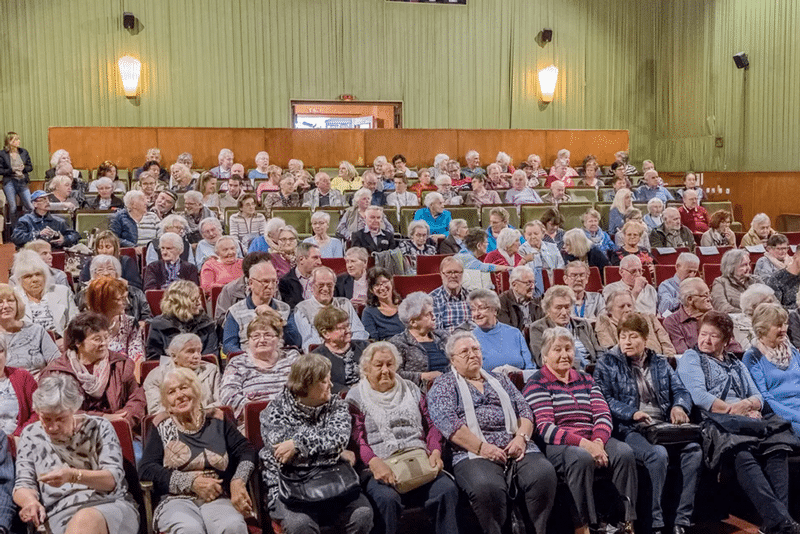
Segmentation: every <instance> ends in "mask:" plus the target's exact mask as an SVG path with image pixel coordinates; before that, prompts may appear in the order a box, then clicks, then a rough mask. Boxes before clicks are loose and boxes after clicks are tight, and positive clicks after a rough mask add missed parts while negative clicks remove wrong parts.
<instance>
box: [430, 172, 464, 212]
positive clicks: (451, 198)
mask: <svg viewBox="0 0 800 534" xmlns="http://www.w3.org/2000/svg"><path fill="white" fill-rule="evenodd" d="M435 184H436V192H437V193H439V194H440V195H441V196H442V199H443V201H444V204H445V205H447V206H460V205H461V204H463V202H464V199H463V198H461V195H459V194H458V191H456V190H455V189H454V188H453V179H452V178H451V177H450V176H447V175H446V174H445V175H442V176H439V177H438V178H437V179H436V181H435ZM428 194H429V195H432V194H433V193H428Z"/></svg>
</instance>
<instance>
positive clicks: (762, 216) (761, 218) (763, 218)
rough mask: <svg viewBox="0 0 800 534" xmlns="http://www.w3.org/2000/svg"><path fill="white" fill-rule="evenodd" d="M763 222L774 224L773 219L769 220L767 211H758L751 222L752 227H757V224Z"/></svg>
mask: <svg viewBox="0 0 800 534" xmlns="http://www.w3.org/2000/svg"><path fill="white" fill-rule="evenodd" d="M763 222H765V223H767V224H772V223H771V221H770V220H769V215H767V214H766V213H758V214H756V216H755V217H753V221H752V222H751V223H750V228H753V227H755V225H757V224H759V223H763Z"/></svg>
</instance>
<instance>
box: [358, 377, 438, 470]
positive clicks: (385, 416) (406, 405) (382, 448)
mask: <svg viewBox="0 0 800 534" xmlns="http://www.w3.org/2000/svg"><path fill="white" fill-rule="evenodd" d="M357 387H358V392H359V394H361V398H362V399H363V401H364V407H365V408H366V412H367V413H368V414H369V417H370V418H371V419H372V421H373V422H374V423H375V425H376V427H377V431H378V434H380V437H381V443H371V444H370V445H371V446H372V448H373V449H374V450H375V454H377V455H378V456H379V457H381V458H388V457H389V456H391V455H392V454H393V453H394V452H397V451H399V450H401V449H403V448H406V447H405V445H406V444H408V443H409V442H414V441H416V442H420V443H417V445H422V448H424V443H422V442H421V439H420V436H422V432H423V430H422V414H420V411H419V400H420V391H419V389H418V388H417V386H416V385H414V384H413V383H412V382H409V381H408V380H406V379H404V378H401V377H400V376H399V375H396V376H395V380H394V386H392V388H391V389H389V390H388V391H385V392H383V393H381V392H380V391H376V390H374V389H373V388H372V386H371V385H370V383H369V381H368V380H367V379H366V378H362V379H361V380H360V381H359V382H358V386H357ZM365 415H366V414H365Z"/></svg>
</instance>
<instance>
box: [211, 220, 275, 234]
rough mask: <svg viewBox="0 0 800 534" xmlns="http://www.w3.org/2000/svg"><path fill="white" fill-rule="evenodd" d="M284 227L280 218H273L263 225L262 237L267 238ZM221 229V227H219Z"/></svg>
mask: <svg viewBox="0 0 800 534" xmlns="http://www.w3.org/2000/svg"><path fill="white" fill-rule="evenodd" d="M284 226H286V221H284V220H283V219H281V218H280V217H273V218H271V219H270V220H268V221H267V224H265V225H264V235H266V236H268V235H270V234H272V233H273V232H276V231H277V230H280V229H281V228H283V227H284ZM220 227H221V226H220Z"/></svg>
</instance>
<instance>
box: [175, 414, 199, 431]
mask: <svg viewBox="0 0 800 534" xmlns="http://www.w3.org/2000/svg"><path fill="white" fill-rule="evenodd" d="M172 419H173V420H174V421H175V426H177V427H178V430H179V431H180V432H182V433H184V434H194V433H195V432H197V431H198V430H200V427H202V426H203V410H202V409H198V410H196V411H195V412H194V413H193V414H192V417H191V420H190V421H189V422H188V423H187V424H184V423H181V421H180V420H179V419H178V418H177V417H174V416H173V418H172Z"/></svg>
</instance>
